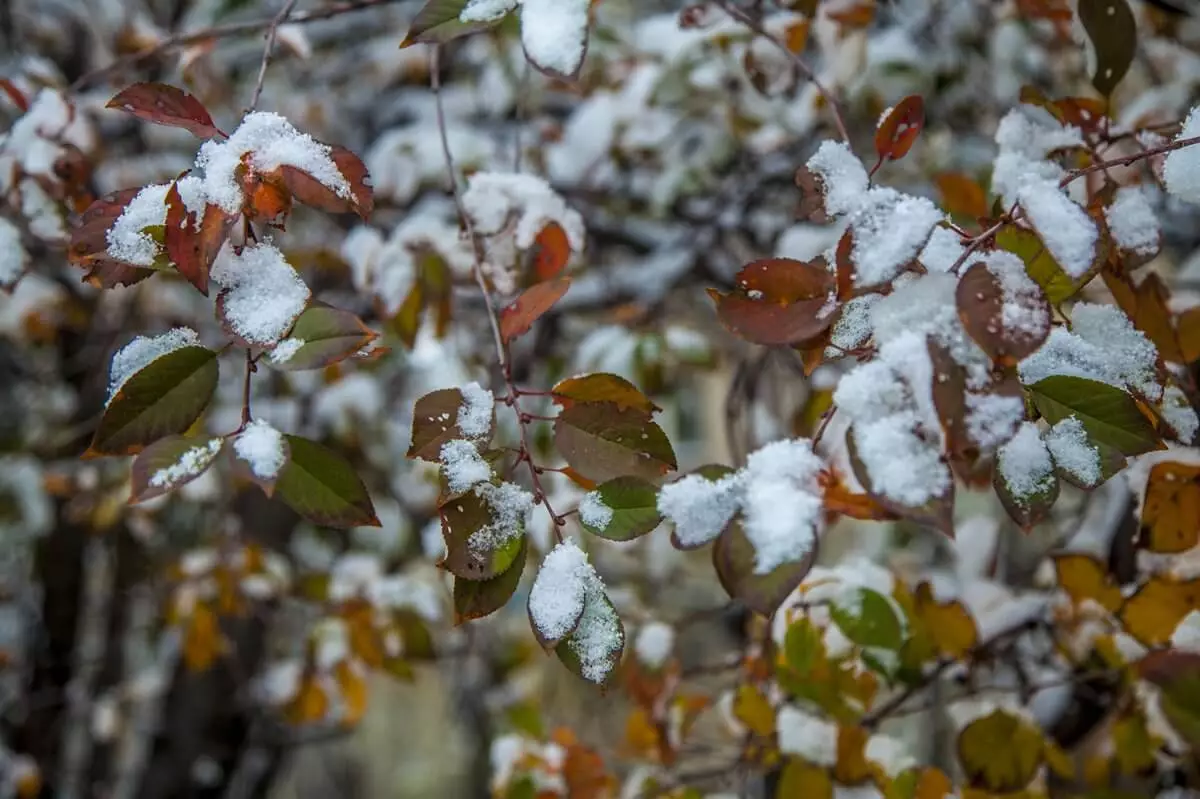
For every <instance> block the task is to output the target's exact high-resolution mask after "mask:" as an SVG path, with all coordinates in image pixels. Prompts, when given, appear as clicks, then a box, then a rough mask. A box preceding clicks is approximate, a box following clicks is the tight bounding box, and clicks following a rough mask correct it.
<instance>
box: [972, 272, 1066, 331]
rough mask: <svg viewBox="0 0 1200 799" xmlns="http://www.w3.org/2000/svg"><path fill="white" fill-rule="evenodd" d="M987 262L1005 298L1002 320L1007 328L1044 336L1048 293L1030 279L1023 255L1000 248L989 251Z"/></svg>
mask: <svg viewBox="0 0 1200 799" xmlns="http://www.w3.org/2000/svg"><path fill="white" fill-rule="evenodd" d="M984 264H985V265H986V266H987V270H988V272H990V273H991V274H992V276H993V277H995V278H996V282H997V283H999V285H1000V289H1001V295H1002V298H1003V299H1002V303H1003V304H1002V306H1001V312H1000V323H1001V325H1002V326H1003V327H1004V329H1005V330H1006V331H1010V332H1013V333H1021V334H1024V335H1025V336H1028V337H1030V338H1042V337H1044V336H1045V335H1046V334H1047V333H1048V332H1049V329H1050V311H1049V309H1048V308H1047V306H1046V302H1045V294H1044V293H1043V291H1042V289H1041V288H1040V287H1039V286H1038V284H1037V283H1034V282H1033V280H1031V279H1030V277H1029V275H1028V273H1026V271H1025V264H1024V263H1023V262H1022V261H1021V259H1020V258H1018V257H1017V256H1015V255H1013V254H1012V253H1010V252H1004V251H1003V250H997V251H995V252H991V253H988V256H987V259H986V260H985V261H984Z"/></svg>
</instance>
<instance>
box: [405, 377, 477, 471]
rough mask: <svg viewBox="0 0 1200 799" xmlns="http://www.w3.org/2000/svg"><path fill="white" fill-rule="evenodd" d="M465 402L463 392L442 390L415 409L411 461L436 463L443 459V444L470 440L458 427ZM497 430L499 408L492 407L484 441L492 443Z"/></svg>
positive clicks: (422, 398)
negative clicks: (461, 439) (460, 439)
mask: <svg viewBox="0 0 1200 799" xmlns="http://www.w3.org/2000/svg"><path fill="white" fill-rule="evenodd" d="M465 402H466V400H465V398H464V397H463V393H462V391H460V390H459V389H457V388H443V389H439V390H438V391H434V392H431V393H429V394H426V395H425V396H423V397H421V398H420V399H419V400H417V404H416V405H415V406H414V407H413V428H412V444H411V445H410V446H409V448H408V455H407V457H409V458H420V459H421V460H426V461H430V462H432V463H437V462H438V461H440V460H441V457H442V445H443V444H445V443H446V442H447V441H452V440H454V439H458V438H471V436H467V435H466V434H464V433H463V431H462V428H460V427H459V426H458V416H459V412H460V410H461V409H462V407H463V404H464V403H465ZM495 429H496V409H495V407H494V406H493V408H492V418H491V423H490V425H489V426H488V430H487V433H486V434H485V435H484V436H481V437H480V439H481V440H483V441H491V439H492V433H493V431H495Z"/></svg>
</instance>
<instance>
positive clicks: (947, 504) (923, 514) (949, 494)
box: [846, 427, 954, 538]
mask: <svg viewBox="0 0 1200 799" xmlns="http://www.w3.org/2000/svg"><path fill="white" fill-rule="evenodd" d="M846 454H847V456H848V457H849V458H850V466H851V468H852V469H853V470H854V476H855V478H856V479H857V480H858V482H859V485H861V486H863V487H864V488H866V489H867V493H868V494H869V495H870V496H871V498H872V499H874V500H875V501H876V502H877V503H879V505H881V506H882V507H884V508H886V509H887V510H889V511H891V512H892V513H894V514H896V515H897V516H899V517H900V518H902V519H911V520H912V521H915V522H917V523H919V524H927V525H929V526H930V527H934V528H936V529H938V530H940V531H941V532H942V533H944V534H945V535H946V536H948V537H950V538H953V537H954V483H953V482H951V483H950V487H949V488H948V489H947V491H946V493H945V494H944V495H943V496H940V497H934V498H933V499H930V500H929V501H928V502H926V503H925V504H924V505H922V506H920V507H917V508H910V507H907V506H905V505H901V504H900V503H898V502H896V501H894V500H891V499H889V498H888V497H886V496H884V495H883V494H879V493H877V492H875V491H873V490H872V489H871V479H870V474H869V473H868V472H867V467H866V465H865V464H863V462H862V459H861V458H859V456H858V444H857V443H856V438H855V433H854V428H853V427H852V428H850V429H849V430H848V431H847V432H846Z"/></svg>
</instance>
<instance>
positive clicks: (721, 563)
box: [712, 522, 817, 617]
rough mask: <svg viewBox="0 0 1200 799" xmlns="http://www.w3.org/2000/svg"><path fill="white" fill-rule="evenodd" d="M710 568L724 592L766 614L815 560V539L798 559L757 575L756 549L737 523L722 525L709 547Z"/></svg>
mask: <svg viewBox="0 0 1200 799" xmlns="http://www.w3.org/2000/svg"><path fill="white" fill-rule="evenodd" d="M712 557H713V567H714V568H715V569H716V571H717V578H718V579H719V580H720V581H721V586H722V587H723V588H724V589H725V592H726V593H727V594H729V596H731V597H733V598H734V599H740V600H741V601H742V602H745V603H746V606H747V607H749V608H750V609H751V610H753V611H755V612H756V613H761V614H762V615H764V616H767V617H770V616H771V614H773V613H774V612H775V611H776V609H778V607H779V606H780V605H781V604H783V601H784V600H785V599H787V597H788V595H789V594H791V593H792V591H793V590H795V588H796V586H798V585H799V584H800V582H801V581H802V580H803V579H804V577H805V576H806V575H807V574H808V573H809V571H811V570H812V567H813V564H814V563H816V558H817V545H816V540H815V539H814V541H813V546H812V547H811V548H810V549H809V550H808V554H807V555H805V557H804V558H803V559H802V560H799V561H793V562H790V563H784V564H782V565H780V566H777V567H776V568H775V569H774V570H772V571H771V572H769V573H767V574H758V573H757V571H756V567H757V564H758V552H757V551H756V550H755V548H754V545H753V544H752V543H750V539H749V538H747V537H746V531H745V530H744V529H743V527H742V525H741V523H739V522H733V523H732V524H730V525H729V526H728V527H726V528H725V530H724V532H722V533H721V534H720V535H719V536H717V542H716V544H715V545H714V546H713V552H712Z"/></svg>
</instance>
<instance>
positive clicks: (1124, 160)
mask: <svg viewBox="0 0 1200 799" xmlns="http://www.w3.org/2000/svg"><path fill="white" fill-rule="evenodd" d="M1193 144H1200V136H1195V137H1193V138H1190V139H1177V140H1175V141H1173V142H1171V143H1170V144H1164V145H1161V146H1159V147H1152V148H1150V149H1149V150H1142V151H1141V152H1137V153H1134V154H1133V155H1124V156H1121V157H1120V158H1113V159H1110V160H1108V161H1096V162H1095V163H1093V164H1091V165H1090V166H1085V167H1082V168H1081V169H1074V170H1072V171H1070V172H1068V173H1067V174H1066V175H1065V176H1064V177H1063V179H1062V180H1060V181H1059V182H1058V186H1059V188H1065V187H1066V186H1067V185H1068V184H1070V183H1071V181H1073V180H1076V179H1078V178H1081V177H1083V176H1084V175H1089V174H1091V173H1092V172H1100V171H1101V170H1104V169H1111V168H1112V167H1114V166H1129V165H1130V164H1136V163H1137V162H1138V161H1141V160H1143V159H1145V158H1150V157H1151V156H1155V155H1162V154H1163V153H1169V152H1171V151H1172V150H1182V149H1183V148H1184V147H1191V146H1192V145H1193Z"/></svg>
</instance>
